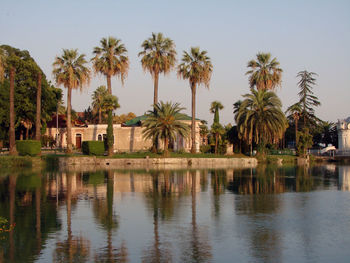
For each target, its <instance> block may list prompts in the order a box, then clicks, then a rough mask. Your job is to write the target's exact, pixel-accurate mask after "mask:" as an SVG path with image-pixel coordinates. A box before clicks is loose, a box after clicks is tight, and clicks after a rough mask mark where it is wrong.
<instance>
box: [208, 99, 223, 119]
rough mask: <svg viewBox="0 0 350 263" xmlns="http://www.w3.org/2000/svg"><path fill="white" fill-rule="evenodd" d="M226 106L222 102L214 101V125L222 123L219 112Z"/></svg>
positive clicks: (212, 105) (211, 108)
mask: <svg viewBox="0 0 350 263" xmlns="http://www.w3.org/2000/svg"><path fill="white" fill-rule="evenodd" d="M223 108H224V106H223V105H222V104H221V102H220V101H213V102H212V103H211V106H210V112H211V113H214V123H219V122H220V117H219V110H222V109H223Z"/></svg>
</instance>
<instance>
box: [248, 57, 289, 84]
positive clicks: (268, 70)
mask: <svg viewBox="0 0 350 263" xmlns="http://www.w3.org/2000/svg"><path fill="white" fill-rule="evenodd" d="M256 58H257V60H250V61H249V62H248V68H251V70H249V71H247V73H246V74H247V75H249V84H250V88H254V87H256V88H257V89H258V90H261V89H263V90H274V89H275V88H276V87H279V86H281V82H282V72H283V70H282V69H281V68H279V67H278V66H279V64H280V63H279V62H278V61H277V59H276V58H273V59H272V60H271V54H270V53H258V54H257V55H256Z"/></svg>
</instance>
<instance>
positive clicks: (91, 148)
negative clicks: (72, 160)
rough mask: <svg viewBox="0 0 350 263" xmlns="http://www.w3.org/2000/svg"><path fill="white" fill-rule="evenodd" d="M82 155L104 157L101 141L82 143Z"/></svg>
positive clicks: (103, 146) (103, 147)
mask: <svg viewBox="0 0 350 263" xmlns="http://www.w3.org/2000/svg"><path fill="white" fill-rule="evenodd" d="M82 151H83V154H86V155H100V156H102V155H104V153H105V145H104V142H101V141H84V142H83V144H82Z"/></svg>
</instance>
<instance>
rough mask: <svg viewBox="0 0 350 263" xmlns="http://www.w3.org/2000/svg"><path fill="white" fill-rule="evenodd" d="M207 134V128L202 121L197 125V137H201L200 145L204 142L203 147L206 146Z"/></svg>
mask: <svg viewBox="0 0 350 263" xmlns="http://www.w3.org/2000/svg"><path fill="white" fill-rule="evenodd" d="M208 134H209V129H208V126H207V121H205V120H202V121H201V124H199V135H200V137H201V144H202V143H203V142H204V141H205V143H204V145H206V144H207V136H208Z"/></svg>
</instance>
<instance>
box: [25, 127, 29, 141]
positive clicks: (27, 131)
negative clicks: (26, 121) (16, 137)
mask: <svg viewBox="0 0 350 263" xmlns="http://www.w3.org/2000/svg"><path fill="white" fill-rule="evenodd" d="M26 140H29V127H28V126H27V127H26Z"/></svg>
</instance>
